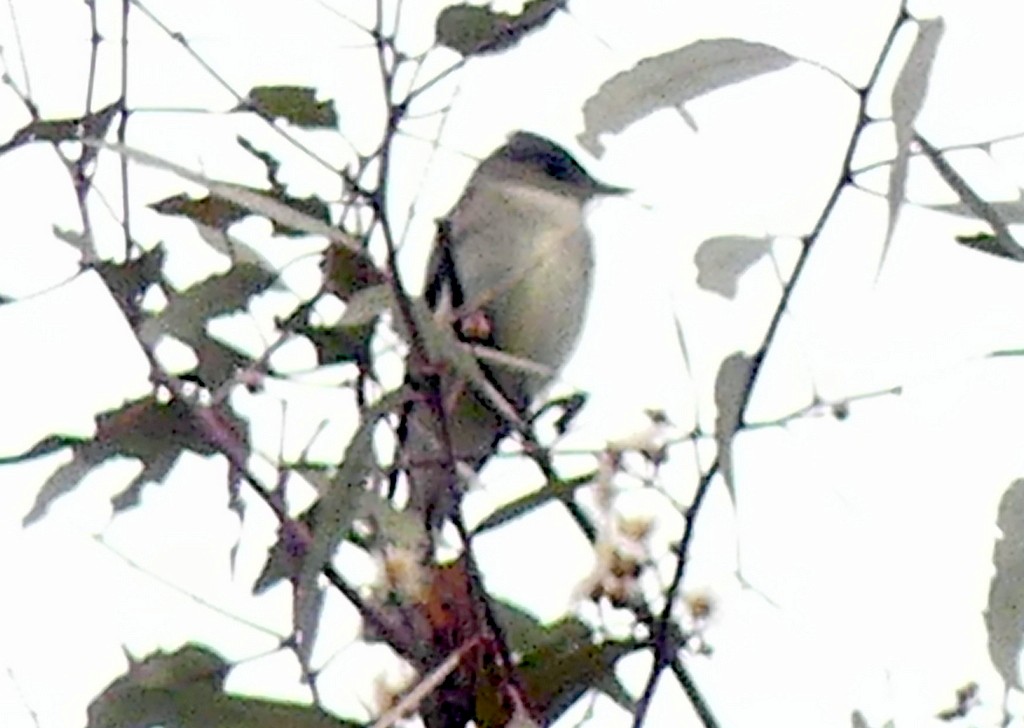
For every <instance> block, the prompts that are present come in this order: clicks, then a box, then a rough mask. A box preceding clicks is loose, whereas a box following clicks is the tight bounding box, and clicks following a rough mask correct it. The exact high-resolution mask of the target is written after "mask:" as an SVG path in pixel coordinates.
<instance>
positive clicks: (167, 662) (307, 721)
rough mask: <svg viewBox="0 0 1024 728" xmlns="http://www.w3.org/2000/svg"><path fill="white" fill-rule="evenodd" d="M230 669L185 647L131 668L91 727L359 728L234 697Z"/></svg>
mask: <svg viewBox="0 0 1024 728" xmlns="http://www.w3.org/2000/svg"><path fill="white" fill-rule="evenodd" d="M230 667H231V666H230V665H229V664H228V663H227V662H226V661H225V660H224V659H223V658H222V657H221V656H220V655H218V654H216V653H215V652H213V651H212V650H210V649H209V648H207V647H203V646H199V645H186V646H185V647H183V648H181V649H180V650H178V651H177V652H173V653H166V652H158V653H155V654H153V655H150V656H149V657H147V658H146V659H145V660H143V661H142V662H138V663H133V664H132V665H130V667H129V669H128V672H127V674H125V675H123V676H121V677H119V678H118V679H117V680H115V681H114V682H112V683H111V684H110V685H109V686H107V688H106V689H105V690H104V691H103V692H102V693H101V694H100V695H99V696H98V697H97V698H96V699H95V700H93V702H92V704H91V705H90V706H89V711H88V719H89V723H88V726H87V728H152V727H153V726H157V725H159V726H162V727H163V728H283V727H284V726H287V728H355V726H356V725H358V724H356V723H351V722H348V721H344V720H341V719H340V718H337V717H334V716H331V715H329V714H328V713H325V712H324V711H323V710H321V709H320V708H318V707H316V706H312V705H298V704H294V703H281V702H275V701H271V700H262V699H259V698H250V697H243V696H238V695H229V694H227V693H225V692H224V690H223V683H224V677H225V675H226V674H227V672H228V670H229V669H230Z"/></svg>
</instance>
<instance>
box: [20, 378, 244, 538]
mask: <svg viewBox="0 0 1024 728" xmlns="http://www.w3.org/2000/svg"><path fill="white" fill-rule="evenodd" d="M222 419H224V421H225V423H226V426H228V427H230V428H232V429H233V430H234V431H235V432H236V435H237V438H238V440H239V441H240V442H243V443H244V442H246V436H245V435H244V434H243V433H244V430H243V429H242V428H241V423H239V422H237V421H236V420H234V419H233V418H230V417H228V416H226V415H223V414H222ZM37 447H38V445H37ZM33 449H36V448H33ZM185 450H190V451H192V452H196V453H198V454H200V455H211V454H213V453H215V452H217V449H216V448H215V447H214V446H213V445H212V444H211V443H210V442H208V441H207V440H206V439H205V438H204V437H203V435H202V433H201V432H200V431H199V430H198V429H197V428H196V426H195V423H194V421H193V416H192V412H191V411H190V410H189V408H188V406H187V405H185V404H184V403H182V402H179V401H178V400H172V401H171V402H169V403H163V402H158V401H156V400H155V399H154V398H153V397H147V398H145V399H141V400H136V401H134V402H130V403H128V404H126V405H124V406H123V407H121V408H119V409H117V410H112V411H110V412H104V413H102V414H100V415H98V416H97V417H96V435H95V436H94V437H93V438H92V439H90V440H86V441H80V442H76V443H75V444H73V445H72V447H71V451H72V459H71V462H69V463H66V464H65V465H62V466H61V467H59V468H58V469H57V470H56V471H55V472H54V473H53V474H52V475H51V476H50V477H49V478H48V479H47V480H46V482H45V483H44V484H43V486H42V488H41V489H40V491H39V493H38V494H37V495H36V500H35V503H34V504H33V506H32V509H31V510H30V511H29V513H28V515H26V516H25V518H24V519H23V522H24V524H25V525H28V524H31V523H33V522H35V521H36V520H38V519H39V518H40V517H42V516H43V515H44V514H45V512H46V510H47V509H48V508H49V506H50V504H51V503H52V502H53V501H55V500H56V499H57V498H59V497H60V496H62V495H64V494H65V493H68V492H70V491H71V490H73V489H74V488H75V486H77V485H78V483H79V482H80V481H81V480H82V478H84V477H85V476H86V475H87V474H88V473H89V471H91V470H92V469H93V468H94V467H96V466H97V465H99V464H101V463H103V462H106V461H107V460H109V459H110V458H113V457H126V458H135V459H137V460H140V461H141V462H142V465H143V467H142V472H141V473H139V474H138V475H137V476H136V477H135V478H134V479H133V480H132V481H131V483H129V485H128V487H127V488H126V489H125V490H124V491H123V492H122V493H121V494H120V495H119V496H117V498H115V500H114V505H115V509H117V510H121V509H124V508H127V507H128V506H130V505H133V504H134V503H135V502H136V500H137V498H138V494H139V491H140V489H141V487H142V485H143V484H144V483H146V482H149V481H155V480H160V479H162V478H163V477H164V476H165V475H166V474H167V472H168V471H169V470H170V468H171V466H172V465H173V464H174V462H175V461H176V459H177V458H178V456H179V455H180V454H181V453H182V452H183V451H185Z"/></svg>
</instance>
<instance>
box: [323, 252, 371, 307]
mask: <svg viewBox="0 0 1024 728" xmlns="http://www.w3.org/2000/svg"><path fill="white" fill-rule="evenodd" d="M320 269H321V270H322V271H323V274H324V285H325V286H326V287H327V290H328V291H330V292H331V293H333V294H334V295H335V296H337V297H338V298H340V299H341V300H342V301H348V300H349V299H350V298H352V296H354V295H355V294H356V293H358V292H359V291H362V290H363V289H366V288H372V287H375V286H380V285H383V284H384V282H385V278H384V274H383V273H381V272H380V269H378V268H377V266H376V265H374V263H373V260H372V259H371V258H370V256H369V255H368V254H367V253H365V252H360V253H356V252H354V251H352V250H350V249H349V248H346V247H344V246H341V245H332V246H330V247H329V248H328V249H327V251H326V252H325V253H324V258H323V260H322V261H321V263H320Z"/></svg>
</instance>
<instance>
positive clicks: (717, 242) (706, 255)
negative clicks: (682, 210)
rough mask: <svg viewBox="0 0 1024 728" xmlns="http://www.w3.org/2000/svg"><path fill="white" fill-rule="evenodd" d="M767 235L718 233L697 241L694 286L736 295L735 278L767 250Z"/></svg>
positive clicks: (694, 257) (768, 250) (768, 244)
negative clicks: (761, 236)
mask: <svg viewBox="0 0 1024 728" xmlns="http://www.w3.org/2000/svg"><path fill="white" fill-rule="evenodd" d="M771 249H772V241H771V239H770V238H767V237H764V238H752V237H747V236H744V235H721V236H718V237H714V238H708V239H707V240H705V241H704V242H702V243H701V244H700V246H699V247H698V248H697V252H696V253H695V254H694V256H693V262H694V263H695V264H696V265H697V285H698V286H700V287H701V288H703V289H704V290H705V291H712V292H714V293H717V294H718V295H720V296H724V297H725V298H730V299H734V298H736V290H737V283H738V281H739V277H740V276H741V275H743V273H744V272H745V271H746V270H747V269H748V268H750V266H752V265H754V263H756V262H757V261H759V260H760V259H761V258H762V257H764V256H765V255H767V254H768V253H769V252H771Z"/></svg>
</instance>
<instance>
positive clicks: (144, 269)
mask: <svg viewBox="0 0 1024 728" xmlns="http://www.w3.org/2000/svg"><path fill="white" fill-rule="evenodd" d="M163 265H164V249H163V247H162V246H160V245H158V246H156V247H155V248H153V249H152V250H149V251H146V252H145V253H143V254H142V255H141V256H139V257H138V258H133V259H131V260H129V261H127V262H125V263H113V262H110V261H106V260H102V261H99V262H98V263H96V264H95V266H94V270H95V271H96V272H97V273H98V274H99V276H100V278H102V279H103V282H104V283H105V284H106V285H107V288H108V289H109V290H110V295H111V296H113V297H114V300H115V301H116V302H117V305H118V307H119V308H120V309H121V311H122V312H123V313H124V317H125V318H126V319H127V320H128V323H129V324H131V325H132V327H134V326H135V325H136V324H137V323H138V322H139V319H140V318H141V317H142V315H143V313H142V309H141V306H142V299H143V296H145V294H146V291H147V290H148V289H149V287H150V286H151V285H153V284H154V283H158V282H160V281H161V280H162V274H163Z"/></svg>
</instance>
